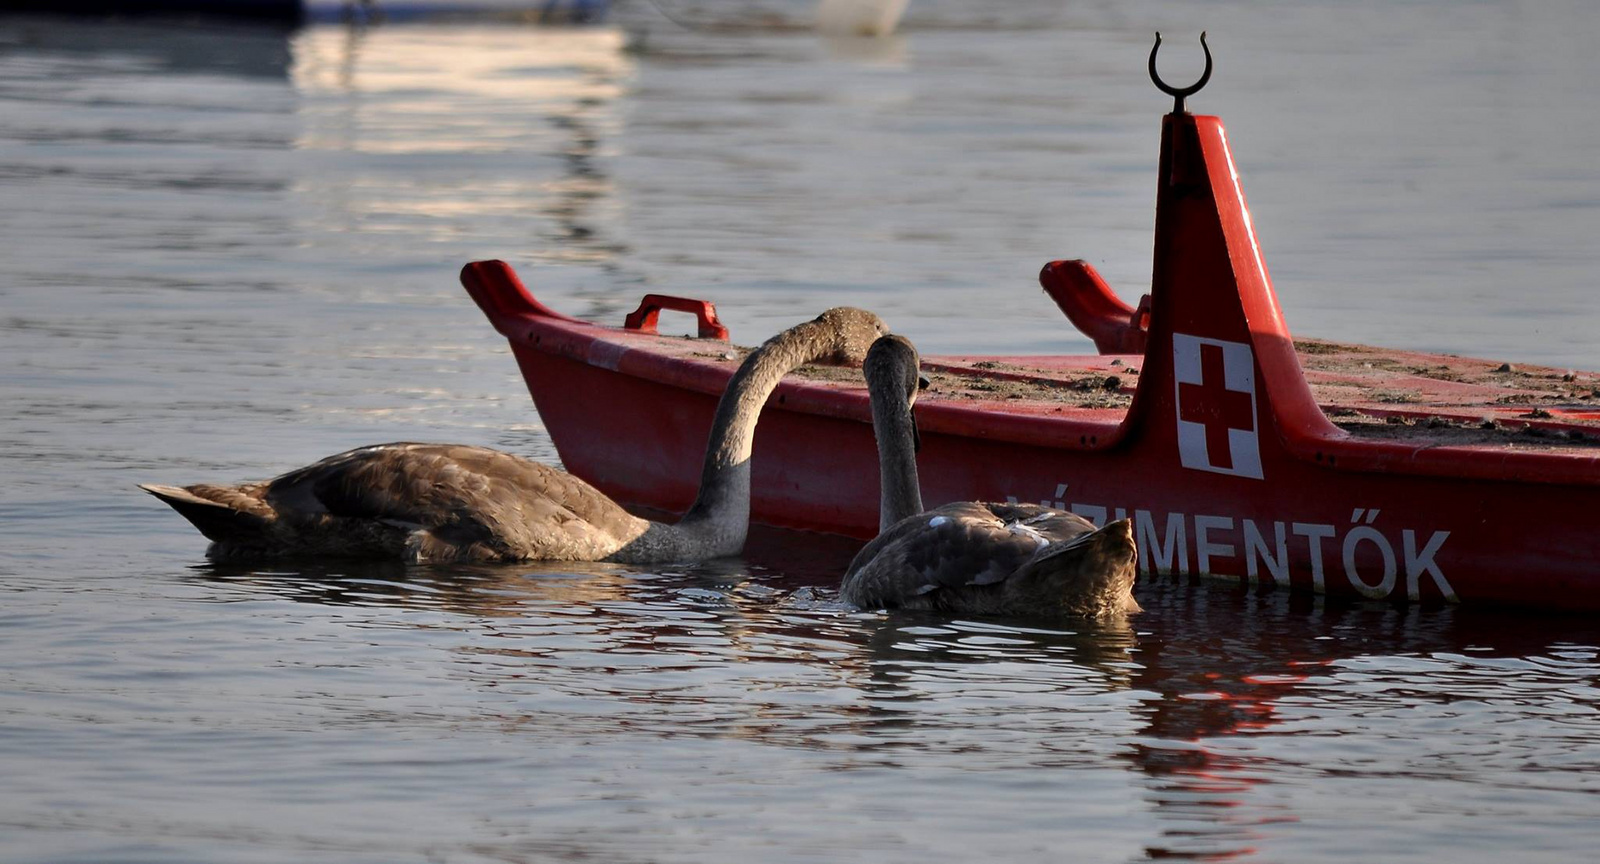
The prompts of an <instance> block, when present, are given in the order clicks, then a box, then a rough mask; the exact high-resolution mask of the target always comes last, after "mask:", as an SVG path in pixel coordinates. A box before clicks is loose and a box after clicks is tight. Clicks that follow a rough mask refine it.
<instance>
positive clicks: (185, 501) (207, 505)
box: [139, 483, 271, 542]
mask: <svg viewBox="0 0 1600 864" xmlns="http://www.w3.org/2000/svg"><path fill="white" fill-rule="evenodd" d="M139 488H140V489H143V490H144V491H146V492H149V493H150V494H151V495H154V496H156V497H157V498H159V499H161V500H162V501H163V502H165V503H166V504H167V506H169V507H171V508H172V509H174V510H176V511H178V515H180V516H182V517H183V518H185V519H187V520H189V522H190V523H191V524H193V525H194V527H196V528H198V529H200V533H201V534H204V535H205V536H206V539H208V540H211V541H213V542H221V541H224V540H238V539H240V538H241V537H259V536H260V535H261V533H262V532H263V530H264V529H265V528H266V526H267V524H268V523H269V522H270V521H271V520H270V519H269V518H268V517H267V516H265V515H263V514H262V513H259V512H252V511H251V510H250V509H247V508H248V504H247V503H246V502H249V503H254V504H255V505H257V507H261V506H263V505H262V504H261V502H260V501H257V500H256V499H254V498H249V497H247V496H244V495H239V494H235V495H232V496H227V497H230V498H236V499H239V500H236V501H226V502H224V501H214V500H212V499H210V498H206V497H202V496H201V495H198V494H196V493H195V491H194V490H196V489H202V490H204V489H210V488H212V487H190V488H188V489H184V488H181V487H178V486H161V485H158V484H155V483H141V484H139Z"/></svg>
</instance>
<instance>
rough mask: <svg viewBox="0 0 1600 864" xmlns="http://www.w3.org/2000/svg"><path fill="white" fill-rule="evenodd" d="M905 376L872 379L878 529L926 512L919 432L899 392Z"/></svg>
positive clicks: (903, 397)
mask: <svg viewBox="0 0 1600 864" xmlns="http://www.w3.org/2000/svg"><path fill="white" fill-rule="evenodd" d="M901 377H902V376H900V375H898V374H897V375H895V376H884V377H883V378H881V379H877V380H868V382H867V386H868V388H869V390H870V392H871V395H872V433H873V436H874V437H875V438H877V440H878V533H880V534H881V533H883V532H884V531H886V530H888V528H889V526H891V525H893V524H895V523H896V522H899V521H900V520H902V519H905V518H906V517H908V516H915V515H917V514H918V513H921V512H922V488H921V484H920V482H919V480H918V478H917V447H916V432H915V431H914V427H913V425H912V423H913V421H912V417H911V405H910V403H909V402H908V401H907V400H906V398H905V396H904V395H903V394H902V393H900V392H898V391H899V389H900V387H901V386H902V385H900V384H899V383H898V380H899V379H901Z"/></svg>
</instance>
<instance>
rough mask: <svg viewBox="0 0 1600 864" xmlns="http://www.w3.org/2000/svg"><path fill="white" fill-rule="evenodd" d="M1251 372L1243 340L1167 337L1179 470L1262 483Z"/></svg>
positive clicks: (1250, 357)
mask: <svg viewBox="0 0 1600 864" xmlns="http://www.w3.org/2000/svg"><path fill="white" fill-rule="evenodd" d="M1255 368H1256V366H1255V358H1254V356H1253V355H1252V353H1251V351H1250V346H1249V345H1248V344H1246V343H1244V342H1228V341H1225V340H1222V339H1208V338H1205V337H1202V336H1190V335H1189V334H1187V333H1173V334H1172V372H1173V378H1174V381H1175V385H1176V387H1177V393H1176V394H1175V398H1176V404H1177V408H1178V411H1177V415H1178V416H1177V422H1178V459H1179V461H1180V462H1181V463H1182V464H1183V467H1185V468H1193V469H1195V470H1197V471H1213V472H1216V473H1218V474H1232V475H1234V476H1236V477H1251V478H1254V479H1256V480H1260V479H1262V474H1261V430H1260V424H1259V423H1257V422H1256V374H1255Z"/></svg>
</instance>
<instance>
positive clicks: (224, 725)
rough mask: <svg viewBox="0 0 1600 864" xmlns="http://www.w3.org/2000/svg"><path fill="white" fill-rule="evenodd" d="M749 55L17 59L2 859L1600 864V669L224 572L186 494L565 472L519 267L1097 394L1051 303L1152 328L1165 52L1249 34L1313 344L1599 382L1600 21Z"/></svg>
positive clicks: (1279, 213) (1229, 20)
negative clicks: (1069, 300)
mask: <svg viewBox="0 0 1600 864" xmlns="http://www.w3.org/2000/svg"><path fill="white" fill-rule="evenodd" d="M663 2H664V3H669V5H670V0H663ZM749 8H756V7H755V4H749V3H733V2H728V3H722V4H718V3H713V2H698V3H696V4H693V5H689V4H686V5H685V9H680V10H679V11H680V12H685V11H686V13H692V14H687V17H689V18H692V19H693V20H695V21H697V22H702V23H709V24H719V25H725V26H721V27H720V29H717V30H716V31H714V32H713V31H709V30H696V31H685V30H682V29H679V28H676V27H674V26H673V25H671V24H670V23H668V22H666V21H664V20H663V19H662V18H661V17H660V16H659V15H658V14H656V13H655V12H654V11H653V10H652V9H651V8H650V7H649V6H647V5H643V4H637V3H636V4H622V5H621V6H620V8H618V9H617V10H616V14H615V15H614V16H613V18H612V20H611V23H610V24H608V25H606V26H601V27H595V28H589V29H555V28H552V29H539V28H534V27H525V26H506V25H503V24H497V25H484V24H451V25H421V24H419V25H414V26H404V27H398V26H388V27H382V26H380V27H374V28H370V29H347V28H344V27H339V26H318V27H312V28H308V29H302V30H298V31H293V32H286V31H277V30H270V29H260V28H230V27H214V26H213V27H206V26H188V25H186V26H175V25H150V26H145V25H138V24H134V23H130V22H89V21H78V22H68V21H51V20H43V19H18V18H0V191H3V198H0V200H3V202H4V206H3V207H0V304H3V306H0V404H3V405H4V410H3V411H0V778H3V780H0V859H3V860H5V861H29V862H69V861H71V862H191V861H192V862H214V861H226V862H255V861H261V862H281V861H329V862H365V861H371V862H400V861H450V862H477V861H483V862H533V861H540V862H542V861H559V860H591V861H667V862H672V861H685V862H687V861H693V862H719V861H728V862H735V861H737V862H744V861H752V860H760V861H780V862H781V861H837V860H857V861H895V862H898V861H919V862H939V861H970V860H1006V861H1044V860H1052V861H1054V860H1077V861H1130V860H1143V859H1147V858H1166V857H1175V858H1191V859H1193V858H1198V859H1205V860H1214V859H1225V858H1238V859H1245V860H1257V861H1295V862H1304V861H1313V862H1315V861H1327V862H1334V861H1338V862H1345V861H1349V860H1352V859H1355V858H1362V859H1372V860H1384V861H1406V860H1415V861H1437V860H1450V861H1504V860H1513V859H1514V860H1522V861H1575V860H1587V858H1588V857H1590V856H1591V855H1592V852H1593V849H1594V847H1595V845H1596V844H1597V843H1600V654H1597V652H1600V632H1597V631H1600V628H1597V627H1596V625H1595V623H1594V622H1592V621H1587V620H1581V619H1534V618H1516V617H1509V616H1502V615H1494V614H1486V613H1470V614H1469V613H1468V612H1467V611H1464V610H1450V609H1444V610H1417V609H1396V608H1390V607H1384V606H1339V605H1327V606H1325V605H1323V604H1322V603H1320V602H1313V601H1312V600H1309V599H1303V598H1298V597H1296V598H1290V597H1288V596H1286V595H1283V594H1266V595H1250V594H1246V593H1241V592H1239V591H1237V590H1234V589H1229V588H1220V587H1215V586H1207V585H1198V584H1187V583H1182V582H1170V581H1169V582H1161V581H1156V582H1150V583H1147V584H1144V585H1142V586H1141V587H1140V589H1139V597H1140V600H1141V602H1143V603H1144V605H1145V606H1146V608H1147V609H1148V611H1147V612H1146V613H1145V614H1144V615H1142V616H1140V617H1138V618H1137V619H1136V620H1135V621H1134V622H1133V624H1132V626H1131V627H1125V628H1117V627H1111V628H1093V627H1084V626H1082V625H1075V624H1071V623H1062V622H1050V621H1015V620H991V621H969V620H957V619H949V618H940V617H928V616H905V615H894V616H883V615H876V614H854V613H849V612H846V611H842V610H841V609H840V608H838V607H837V606H836V605H834V604H833V603H832V602H831V601H832V596H833V595H832V593H831V588H832V586H833V585H834V584H835V581H836V579H837V577H838V574H839V573H840V571H841V570H842V567H843V565H844V563H845V561H847V560H848V556H849V555H850V553H851V551H852V547H851V546H850V544H848V543H845V542H843V541H834V540H830V539H828V538H820V539H819V538H814V537H805V536H800V535H793V534H782V533H778V532H762V533H759V534H758V535H757V536H756V537H755V538H754V539H753V542H752V544H751V548H750V550H749V552H748V554H747V555H746V556H745V557H744V558H741V559H737V560H731V561H719V562H713V563H708V564H705V565H702V566H696V567H688V568H659V571H658V572H651V571H645V570H634V569H627V568H621V567H605V566H600V567H583V568H572V567H567V568H550V567H532V566H529V567H514V568H499V569H490V568H446V567H423V568H402V567H358V566H353V565H329V566H326V567H304V566H296V567H268V568H260V569H250V568H242V569H241V568H222V567H215V566H212V565H210V564H207V563H206V562H205V561H204V559H203V557H202V551H203V548H204V543H203V541H202V539H201V538H200V537H199V536H197V535H196V534H194V533H193V531H192V530H190V529H189V528H188V526H187V524H186V523H184V522H183V521H182V520H180V519H179V518H177V517H176V516H175V515H173V514H172V513H170V512H169V511H167V510H166V509H165V508H164V507H162V506H160V505H159V504H157V503H156V502H154V501H153V500H151V499H149V498H147V497H145V496H144V495H142V494H141V493H139V492H137V491H136V490H134V488H133V484H134V483H136V482H139V481H154V482H194V481H200V480H242V479H251V478H260V477H265V476H270V475H272V474H275V473H278V472H280V471H282V470H285V469H287V468H290V467H293V466H295V465H297V464H301V463H303V462H306V461H309V460H311V459H314V458H317V457H320V456H322V455H326V454H328V453H332V452H335V451H338V450H341V449H344V448H347V447H351V446H355V445H359V444H363V443H374V442H378V441H387V440H396V439H431V440H457V441H466V442H472V443H481V444H488V445H493V446H498V447H503V448H508V449H513V450H516V451H518V452H522V453H526V454H531V455H534V456H538V457H544V458H553V456H554V454H553V449H552V447H551V446H550V443H549V440H548V438H547V437H546V436H545V434H544V433H543V431H542V429H541V426H540V424H539V420H538V417H537V415H536V414H535V413H534V412H533V410H532V406H531V404H530V402H529V400H528V398H527V396H526V393H525V391H523V389H522V384H521V382H520V380H519V379H518V378H517V376H516V374H515V371H514V367H513V363H512V361H511V359H510V357H509V355H508V352H507V350H506V348H505V346H504V343H503V341H502V340H501V339H500V338H499V337H498V336H497V335H496V334H494V333H493V332H492V331H491V330H490V328H489V327H488V325H487V324H486V323H485V322H484V320H483V319H482V317H481V315H480V314H479V313H478V312H477V311H476V309H475V308H474V307H473V306H472V305H471V303H470V301H468V299H467V298H466V296H465V294H464V293H463V292H462V291H461V290H460V288H459V287H458V285H457V284H456V281H455V273H456V270H457V269H458V268H459V267H460V265H461V264H463V263H464V262H466V261H469V260H472V259H475V258H483V257H501V258H505V259H508V260H510V261H512V262H513V263H514V264H515V265H516V266H517V267H518V268H519V269H520V270H521V272H522V273H523V275H524V277H525V278H526V280H527V281H528V282H529V284H530V285H531V286H533V287H534V289H535V290H536V291H537V292H538V293H539V294H540V296H541V297H543V298H544V299H545V300H547V301H548V302H550V303H551V304H552V305H554V306H555V307H556V308H559V309H561V310H564V311H567V312H571V313H575V314H580V315H584V316H589V317H594V318H598V319H604V320H614V321H620V318H621V316H622V314H623V313H624V312H626V311H627V310H628V309H629V308H631V306H632V305H633V303H634V302H636V300H637V297H638V296H639V295H640V294H642V293H645V292H647V291H665V292H672V293H683V294H690V295H698V296H705V297H708V298H710V299H714V300H716V301H717V302H718V303H719V306H720V309H721V310H722V312H723V313H724V316H725V318H726V319H727V320H728V322H729V323H730V325H731V326H732V328H733V330H734V336H735V338H736V339H737V340H739V341H743V342H746V343H753V342H756V341H759V340H760V339H762V338H764V337H765V336H766V335H769V334H770V333H771V332H773V331H775V330H776V329H778V328H779V327H782V326H786V325H788V324H790V323H793V322H796V321H798V320H802V319H804V318H806V317H809V316H810V315H813V314H815V312H816V311H817V310H819V309H820V308H822V307H824V306H827V305H834V304H838V303H852V304H857V305H865V306H870V307H872V308H875V309H877V310H879V311H880V312H882V313H883V314H884V315H885V317H886V318H888V319H889V320H890V322H891V323H892V324H894V325H895V326H896V328H897V329H899V330H901V331H903V332H906V333H908V334H910V335H911V336H912V337H913V338H915V339H916V340H917V341H918V342H919V344H920V345H921V346H922V347H923V348H924V350H927V351H934V352H940V351H971V352H981V351H998V350H1007V351H1085V350H1088V347H1089V346H1088V343H1087V342H1086V341H1085V340H1083V339H1082V338H1080V337H1078V336H1076V335H1075V334H1074V333H1073V332H1071V330H1070V329H1069V328H1068V327H1067V325H1066V324H1065V322H1064V321H1061V320H1060V319H1059V317H1058V315H1057V314H1056V313H1055V312H1054V310H1053V309H1052V308H1051V307H1050V305H1049V304H1048V301H1047V300H1046V299H1045V298H1044V297H1043V296H1042V294H1040V292H1039V291H1038V290H1037V288H1036V286H1035V283H1034V282H1033V277H1034V274H1035V273H1036V272H1037V270H1038V268H1039V266H1040V264H1042V263H1043V262H1044V261H1046V260H1049V259H1051V258H1056V257H1085V258H1088V259H1090V260H1092V261H1093V262H1095V263H1096V264H1097V265H1098V266H1099V267H1100V268H1101V269H1102V271H1103V272H1104V273H1105V274H1106V275H1107V277H1108V278H1109V279H1111V280H1112V281H1113V283H1114V284H1116V285H1118V286H1119V287H1120V288H1121V289H1122V291H1123V293H1124V295H1125V296H1126V297H1128V298H1129V299H1130V300H1131V299H1136V298H1137V296H1138V293H1139V291H1140V287H1139V286H1140V285H1141V284H1142V283H1144V282H1147V280H1148V276H1149V260H1148V256H1149V248H1150V223H1151V212H1150V208H1151V202H1152V193H1153V184H1154V177H1153V174H1154V170H1153V165H1154V161H1155V155H1156V146H1157V132H1158V128H1159V117H1160V114H1161V113H1162V112H1163V111H1164V110H1166V109H1167V106H1168V105H1169V104H1170V102H1169V101H1168V100H1167V99H1165V97H1162V96H1161V95H1160V94H1159V93H1157V92H1156V91H1155V90H1154V89H1153V88H1152V87H1151V86H1150V84H1149V83H1148V81H1147V80H1146V78H1145V75H1144V70H1143V64H1144V58H1145V54H1146V52H1147V50H1148V46H1149V41H1150V36H1151V31H1152V30H1155V29H1157V28H1160V29H1162V30H1164V31H1166V33H1167V35H1168V37H1169V39H1170V41H1169V43H1168V45H1167V48H1166V49H1165V50H1167V51H1169V52H1170V53H1167V54H1165V55H1164V56H1163V61H1162V67H1163V69H1164V70H1165V71H1166V72H1167V74H1168V75H1169V76H1170V77H1172V78H1174V79H1184V78H1187V77H1188V76H1190V75H1195V74H1197V73H1198V70H1199V65H1200V62H1199V57H1198V50H1197V46H1196V45H1195V43H1194V41H1193V40H1194V35H1195V33H1196V31H1198V30H1199V29H1200V28H1202V27H1205V28H1208V29H1209V30H1210V34H1211V37H1212V38H1211V43H1212V46H1213V48H1214V50H1215V52H1216V55H1217V70H1216V75H1215V77H1214V78H1213V80H1212V83H1211V85H1210V87H1209V88H1208V89H1207V90H1206V91H1205V93H1203V94H1202V95H1200V96H1198V97H1195V99H1194V100H1193V101H1192V103H1191V104H1192V107H1193V108H1194V109H1195V110H1198V111H1203V112H1209V113H1218V114H1221V115H1222V116H1223V117H1224V118H1225V119H1226V120H1227V121H1228V123H1229V130H1230V141H1231V143H1232V146H1233V149H1234V153H1235V156H1236V158H1237V159H1238V160H1239V163H1240V170H1241V172H1242V175H1243V179H1244V184H1245V188H1246V191H1247V193H1248V194H1249V195H1250V198H1251V204H1252V208H1253V211H1254V215H1255V220H1256V225H1257V228H1258V231H1259V234H1260V236H1261V239H1262V242H1263V245H1264V248H1265V251H1266V254H1267V258H1268V262H1269V265H1270V266H1271V267H1272V268H1273V272H1274V275H1275V277H1276V282H1277V288H1278V290H1279V293H1280V295H1281V297H1282V300H1283V303H1284V305H1285V307H1286V310H1287V314H1288V316H1289V320H1290V323H1291V326H1293V327H1294V328H1295V329H1296V331H1297V332H1300V333H1304V334H1307V335H1315V336H1323V337H1331V338H1339V339H1351V340H1358V341H1367V342H1374V343H1379V344H1390V345H1397V346H1406V347H1417V348H1427V349H1436V350H1444V351H1455V352H1460V353H1469V354H1478V355H1489V356H1495V357H1501V358H1505V359H1510V360H1523V361H1530V362H1532V361H1537V362H1545V363H1553V364H1557V365H1569V366H1573V367H1578V368H1591V369H1593V368H1600V346H1597V343H1596V342H1595V340H1594V339H1593V338H1592V334H1593V333H1594V332H1595V330H1596V327H1597V325H1600V292H1597V291H1596V290H1595V287H1594V286H1595V279H1594V274H1595V273H1596V272H1600V267H1597V265H1600V244H1596V243H1595V242H1594V237H1595V234H1596V229H1597V228H1600V172H1597V170H1596V168H1595V162H1594V153H1595V145H1594V141H1595V136H1596V132H1597V127H1600V120H1597V118H1600V110H1597V109H1600V90H1596V88H1595V86H1594V85H1595V82H1596V80H1600V53H1597V52H1596V51H1595V50H1594V45H1593V36H1594V34H1595V33H1597V32H1600V7H1596V6H1590V5H1583V4H1577V3H1572V4H1564V5H1563V4H1554V3H1532V2H1523V3H1518V2H1478V3H1462V2H1444V0H1438V2H1413V3H1378V2H1357V0H1341V2H1321V3H1317V2H1307V3H1297V4H1271V5H1270V6H1269V5H1268V4H1261V3H1248V2H1242V0H1237V2H1213V3H1205V4H1191V3H1182V4H1180V3H1157V2H1149V0H1139V2H1119V3H1109V2H1107V3H1065V2H1059V3H1058V2H1044V0H1038V2H995V3H983V4H977V3H963V2H957V0H914V2H913V7H912V9H911V12H910V14H909V15H908V18H907V26H906V28H905V30H904V32H903V33H902V34H900V35H899V36H897V37H896V38H893V39H889V40H883V41H879V42H872V43H860V42H854V43H852V42H828V41H825V40H822V39H820V38H818V37H817V36H815V35H814V34H812V33H810V32H807V31H805V30H804V29H801V28H798V27H796V26H782V25H798V24H803V23H804V21H805V17H806V9H805V6H804V4H799V3H791V4H787V5H785V4H784V3H779V2H775V0H768V2H766V3H764V4H762V5H761V6H760V7H759V10H758V11H761V12H762V14H763V15H764V16H767V17H762V18H760V19H755V18H753V17H752V14H751V13H749V12H747V11H744V10H746V9H749ZM774 14H775V15H776V16H777V17H776V18H772V17H771V15H774ZM696 16H698V17H696ZM752 21H758V23H763V24H764V25H766V26H760V27H752V26H744V25H748V24H750V23H751V22H752ZM630 42H631V43H633V44H636V45H638V46H640V49H639V50H633V51H628V50H624V48H625V45H626V44H628V43H630Z"/></svg>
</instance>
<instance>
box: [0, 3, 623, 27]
mask: <svg viewBox="0 0 1600 864" xmlns="http://www.w3.org/2000/svg"><path fill="white" fill-rule="evenodd" d="M609 6H610V0H0V11H5V12H42V13H50V14H67V15H119V16H120V15H205V16H217V17H227V18H247V19H259V20H283V21H350V20H354V21H378V20H382V21H404V20H417V19H428V20H432V19H438V18H486V17H487V18H514V19H525V20H532V21H539V22H547V23H577V24H586V23H592V22H595V21H599V20H601V19H602V18H604V17H605V15H606V11H607V9H608V7H609Z"/></svg>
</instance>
